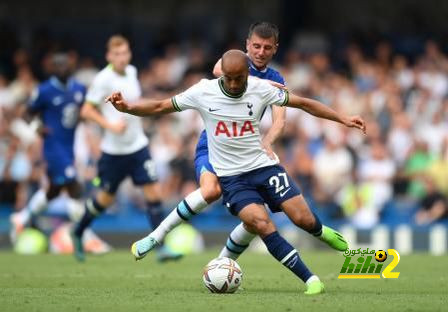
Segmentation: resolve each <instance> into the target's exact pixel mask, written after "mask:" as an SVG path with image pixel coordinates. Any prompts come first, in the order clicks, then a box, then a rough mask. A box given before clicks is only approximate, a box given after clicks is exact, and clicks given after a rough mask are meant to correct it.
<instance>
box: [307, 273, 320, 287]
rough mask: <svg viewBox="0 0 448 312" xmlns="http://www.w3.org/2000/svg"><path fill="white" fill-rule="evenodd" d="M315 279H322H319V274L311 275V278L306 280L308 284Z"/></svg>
mask: <svg viewBox="0 0 448 312" xmlns="http://www.w3.org/2000/svg"><path fill="white" fill-rule="evenodd" d="M314 281H320V279H319V277H317V275H312V276H310V278H309V279H307V280H306V284H307V285H309V284H311V283H312V282H314Z"/></svg>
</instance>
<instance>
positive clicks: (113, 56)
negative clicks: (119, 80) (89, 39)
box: [107, 44, 132, 72]
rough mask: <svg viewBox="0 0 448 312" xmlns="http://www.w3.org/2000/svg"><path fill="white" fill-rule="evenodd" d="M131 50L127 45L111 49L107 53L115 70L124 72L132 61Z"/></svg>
mask: <svg viewBox="0 0 448 312" xmlns="http://www.w3.org/2000/svg"><path fill="white" fill-rule="evenodd" d="M131 57H132V54H131V50H130V49H129V46H128V45H127V44H122V45H119V46H116V47H113V48H111V49H110V50H109V51H108V52H107V61H108V62H109V63H111V64H112V66H113V67H114V70H116V71H118V72H123V71H124V70H125V68H126V66H128V65H129V62H130V61H131Z"/></svg>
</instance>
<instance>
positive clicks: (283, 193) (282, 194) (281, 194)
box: [280, 188, 291, 197]
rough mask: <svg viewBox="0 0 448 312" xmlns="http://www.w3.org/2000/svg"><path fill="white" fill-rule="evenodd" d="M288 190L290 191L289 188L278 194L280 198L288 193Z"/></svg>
mask: <svg viewBox="0 0 448 312" xmlns="http://www.w3.org/2000/svg"><path fill="white" fill-rule="evenodd" d="M290 189H291V188H289V189H287V190H286V191H284V192H280V197H283V196H285V194H286V193H288V192H289V190H290Z"/></svg>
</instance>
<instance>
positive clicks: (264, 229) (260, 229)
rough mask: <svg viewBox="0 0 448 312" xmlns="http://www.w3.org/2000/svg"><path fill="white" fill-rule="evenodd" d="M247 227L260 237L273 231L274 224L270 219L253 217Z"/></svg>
mask: <svg viewBox="0 0 448 312" xmlns="http://www.w3.org/2000/svg"><path fill="white" fill-rule="evenodd" d="M249 227H250V228H251V229H253V230H254V231H255V232H256V233H257V234H258V235H260V236H261V237H264V236H266V235H269V234H271V233H272V232H274V231H275V226H274V224H273V223H272V221H271V220H269V219H265V218H254V219H253V220H252V222H251V223H250V224H249Z"/></svg>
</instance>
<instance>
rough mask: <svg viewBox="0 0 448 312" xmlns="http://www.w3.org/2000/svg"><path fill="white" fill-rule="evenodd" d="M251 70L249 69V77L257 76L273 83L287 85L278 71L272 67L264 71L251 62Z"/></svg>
mask: <svg viewBox="0 0 448 312" xmlns="http://www.w3.org/2000/svg"><path fill="white" fill-rule="evenodd" d="M249 64H250V68H249V75H251V76H255V77H258V78H261V79H267V80H271V81H275V82H278V83H281V84H283V85H284V84H285V79H284V78H283V77H282V75H280V73H279V72H278V71H276V70H275V69H273V68H271V67H266V68H265V69H263V70H258V69H257V68H256V67H255V66H254V64H253V63H252V62H249Z"/></svg>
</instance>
